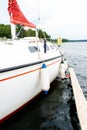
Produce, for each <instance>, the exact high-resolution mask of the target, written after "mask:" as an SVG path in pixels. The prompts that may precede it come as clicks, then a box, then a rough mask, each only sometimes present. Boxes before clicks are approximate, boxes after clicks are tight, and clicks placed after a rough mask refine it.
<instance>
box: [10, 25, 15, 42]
mask: <svg viewBox="0 0 87 130" xmlns="http://www.w3.org/2000/svg"><path fill="white" fill-rule="evenodd" d="M11 38H12V40H14V39H16V25H15V24H13V23H11Z"/></svg>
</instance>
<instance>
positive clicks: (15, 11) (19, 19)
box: [8, 0, 36, 28]
mask: <svg viewBox="0 0 87 130" xmlns="http://www.w3.org/2000/svg"><path fill="white" fill-rule="evenodd" d="M8 12H9V16H10V22H11V23H13V24H21V25H24V26H28V27H30V28H36V26H35V25H34V24H33V23H31V22H29V21H28V20H27V19H26V17H25V16H24V14H23V13H22V11H21V10H20V8H19V5H18V4H17V2H16V0H8Z"/></svg>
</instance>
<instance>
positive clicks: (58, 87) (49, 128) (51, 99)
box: [0, 42, 87, 130]
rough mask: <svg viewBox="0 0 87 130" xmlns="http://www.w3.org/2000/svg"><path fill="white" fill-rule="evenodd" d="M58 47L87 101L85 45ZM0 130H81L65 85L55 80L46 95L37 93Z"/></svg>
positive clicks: (86, 57)
mask: <svg viewBox="0 0 87 130" xmlns="http://www.w3.org/2000/svg"><path fill="white" fill-rule="evenodd" d="M62 47H63V49H64V51H65V52H66V58H67V60H68V63H69V65H70V66H72V67H73V68H74V70H75V72H76V75H77V77H78V80H79V82H80V85H81V87H82V90H83V92H84V95H85V97H86V98H87V88H86V87H87V84H86V82H87V69H86V66H87V62H86V61H87V43H85V42H83V43H82V42H81V43H74V42H73V43H63V45H62ZM0 130H81V128H80V124H79V121H78V117H77V113H76V108H75V101H74V97H73V92H72V88H71V87H70V85H69V82H68V81H67V80H65V81H61V80H58V79H56V80H55V81H54V82H53V83H52V84H51V90H50V91H49V94H48V95H44V94H41V95H40V96H39V97H37V99H36V100H35V101H33V102H32V103H31V104H29V105H27V107H25V108H24V109H23V110H21V111H20V112H19V113H17V114H16V115H14V116H13V117H12V118H10V119H9V120H7V121H6V122H5V123H3V124H2V125H1V126H0Z"/></svg>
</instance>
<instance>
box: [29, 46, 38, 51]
mask: <svg viewBox="0 0 87 130" xmlns="http://www.w3.org/2000/svg"><path fill="white" fill-rule="evenodd" d="M28 49H29V51H30V52H32V53H34V52H37V51H38V48H37V47H36V46H29V47H28Z"/></svg>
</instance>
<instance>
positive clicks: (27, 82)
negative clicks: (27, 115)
mask: <svg viewBox="0 0 87 130" xmlns="http://www.w3.org/2000/svg"><path fill="white" fill-rule="evenodd" d="M61 60H62V56H58V57H55V58H52V59H48V60H45V64H46V66H47V74H48V76H49V82H50V83H51V82H52V81H53V80H54V79H55V78H56V76H57V75H58V72H59V66H60V62H61ZM42 64H43V62H42V61H40V60H39V61H38V62H37V64H29V65H25V66H24V65H23V66H21V67H13V68H9V69H7V70H2V71H1V74H0V77H1V78H0V122H3V121H4V120H5V119H7V117H9V115H12V113H14V112H15V111H17V110H18V109H20V108H21V107H22V106H24V105H25V104H26V103H27V102H29V101H31V100H32V99H33V98H35V97H36V96H37V95H38V94H39V93H40V92H41V91H42V90H43V88H42V83H41V70H42V67H41V66H42ZM44 85H45V84H44Z"/></svg>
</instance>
